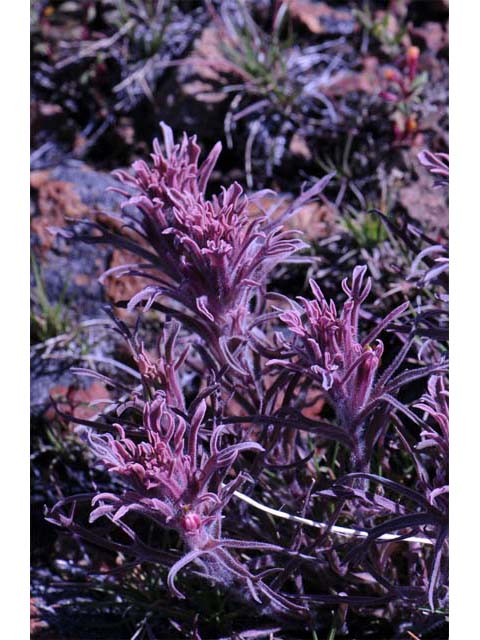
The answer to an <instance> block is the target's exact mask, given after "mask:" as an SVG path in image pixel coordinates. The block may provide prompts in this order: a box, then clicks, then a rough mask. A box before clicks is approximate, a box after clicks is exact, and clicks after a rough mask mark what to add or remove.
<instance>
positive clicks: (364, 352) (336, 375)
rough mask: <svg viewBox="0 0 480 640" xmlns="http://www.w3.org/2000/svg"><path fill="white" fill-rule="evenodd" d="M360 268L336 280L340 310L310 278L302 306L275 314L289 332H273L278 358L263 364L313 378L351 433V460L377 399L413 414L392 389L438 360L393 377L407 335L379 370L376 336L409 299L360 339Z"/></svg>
mask: <svg viewBox="0 0 480 640" xmlns="http://www.w3.org/2000/svg"><path fill="white" fill-rule="evenodd" d="M366 270H367V268H366V267H365V266H363V267H360V266H358V267H355V269H354V271H353V276H352V283H351V285H348V282H347V280H346V279H345V280H344V281H343V282H342V288H343V290H344V292H345V293H346V294H347V300H346V302H345V303H344V305H343V308H342V310H341V311H339V310H338V309H337V307H336V306H335V304H334V302H333V301H330V302H327V300H326V299H325V297H324V295H323V293H322V291H321V289H320V288H319V286H318V285H317V284H316V283H315V282H314V281H313V280H311V281H310V286H311V288H312V291H313V294H314V296H315V298H314V300H306V299H304V298H298V299H299V300H300V302H301V303H302V306H300V305H296V304H295V305H294V304H293V303H292V309H291V310H289V311H286V312H284V313H282V314H281V315H280V319H281V320H283V322H284V323H285V324H286V325H287V327H288V328H289V329H290V332H291V336H290V337H284V336H280V335H277V338H278V342H279V347H278V351H279V355H280V358H276V359H272V360H270V361H269V363H268V364H269V365H270V366H275V367H276V366H279V367H283V368H286V369H288V370H290V371H293V372H296V373H300V374H304V375H306V376H308V377H309V378H310V379H312V380H314V381H315V382H316V383H318V385H319V386H320V387H321V388H322V389H323V391H324V394H325V397H326V399H327V401H328V402H329V403H330V404H331V406H332V407H333V408H334V410H335V413H336V417H337V420H338V423H339V427H340V428H341V429H342V430H343V431H344V432H346V433H349V434H350V435H351V436H353V441H354V443H355V445H354V449H355V452H354V455H355V458H356V460H357V464H359V461H360V459H362V458H363V457H364V445H365V443H364V432H365V427H366V421H367V418H369V417H370V416H371V414H373V412H374V411H375V410H376V409H377V407H378V406H379V404H380V403H386V404H388V405H390V406H391V407H393V408H395V409H398V410H400V411H402V412H403V413H405V414H406V415H408V416H409V417H410V418H412V419H416V418H415V416H414V414H413V413H412V412H411V411H410V410H409V409H408V408H407V407H406V406H405V405H403V404H402V403H401V402H400V401H399V400H398V399H397V398H396V397H395V396H396V393H397V391H398V389H399V388H401V387H402V386H403V385H405V384H407V383H409V382H411V381H412V380H415V379H417V378H419V377H423V376H425V375H428V374H429V373H431V372H432V371H433V370H436V369H438V368H441V365H438V364H437V365H432V366H431V367H421V368H418V369H413V370H411V371H408V370H407V371H404V372H403V373H402V374H400V375H398V376H396V377H394V374H395V373H396V371H397V370H398V368H399V367H400V365H401V363H402V362H403V360H404V358H405V356H406V354H407V353H408V351H409V349H410V347H411V344H412V342H411V340H410V339H407V341H406V342H405V344H404V345H403V347H402V348H401V349H400V351H399V353H398V354H397V356H396V357H395V358H394V359H393V361H392V362H391V363H390V365H389V366H388V367H387V368H386V369H385V370H384V371H383V372H380V364H381V358H382V354H383V350H384V347H383V343H382V342H381V341H380V340H378V339H377V337H378V336H379V335H380V333H381V332H382V331H383V330H384V329H385V328H386V327H388V326H389V325H390V324H391V323H392V322H393V321H394V320H395V319H396V318H398V317H399V316H400V315H401V314H403V313H404V312H405V311H406V310H407V308H408V306H409V303H408V302H404V303H403V304H401V305H400V306H398V307H397V308H395V309H394V310H393V311H391V312H390V313H389V314H388V315H387V316H386V317H385V318H383V319H382V320H380V321H379V322H378V323H377V325H376V327H374V328H373V329H372V331H370V333H369V334H368V335H367V336H365V337H363V338H361V337H360V335H359V316H360V309H361V305H362V303H363V302H364V301H365V299H366V298H367V296H368V294H369V292H370V289H371V281H370V278H368V279H367V280H366V281H365V274H366ZM302 307H303V308H302ZM432 367H433V368H432Z"/></svg>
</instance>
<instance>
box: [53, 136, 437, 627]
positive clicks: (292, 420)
mask: <svg viewBox="0 0 480 640" xmlns="http://www.w3.org/2000/svg"><path fill="white" fill-rule="evenodd" d="M162 128H163V134H164V143H163V148H162V146H161V144H160V143H159V142H158V141H156V142H155V143H154V149H153V154H152V157H151V162H150V163H147V162H144V161H138V162H136V163H135V164H134V165H133V167H132V169H133V170H132V172H118V173H117V177H118V178H119V180H120V181H121V182H122V183H123V185H122V186H121V187H119V189H120V192H121V193H122V194H123V196H124V198H125V200H124V207H123V210H122V214H121V216H120V220H119V221H118V220H117V224H116V225H112V224H111V225H102V224H100V223H92V222H86V223H82V224H81V225H73V226H72V227H70V228H69V229H68V230H66V231H65V230H62V231H61V234H62V235H63V237H64V238H66V239H67V240H68V241H71V240H82V241H85V242H89V243H94V244H98V243H106V244H110V245H111V246H117V247H122V248H123V249H126V250H127V251H128V252H129V253H130V254H133V255H134V256H135V260H136V261H135V262H132V263H130V264H125V265H122V266H121V267H116V268H115V270H114V271H113V272H112V271H110V272H109V275H115V276H116V277H120V278H122V277H124V276H127V275H128V276H129V277H134V278H141V279H142V282H141V281H140V280H139V284H138V291H137V292H135V293H134V294H133V295H132V297H131V298H130V299H129V300H125V301H122V302H120V303H119V306H120V307H127V308H128V309H129V310H130V311H132V312H135V313H136V314H137V317H138V321H137V323H136V324H135V327H134V328H131V327H129V326H127V324H126V323H125V322H124V321H122V320H120V319H118V318H115V326H116V331H117V333H118V334H120V336H121V337H122V338H123V340H124V341H125V344H126V345H127V346H128V349H129V353H130V356H129V361H128V362H129V366H128V367H125V363H123V365H122V367H123V368H122V367H120V368H119V369H118V371H116V373H115V375H112V373H110V374H108V373H103V372H102V371H101V370H98V371H97V370H95V371H93V370H92V371H89V372H88V374H89V375H91V376H94V377H97V378H99V379H100V380H102V381H104V382H105V381H107V383H108V385H109V386H110V387H111V388H112V389H113V390H114V393H115V394H116V395H115V397H114V399H113V400H112V402H111V404H110V405H109V406H108V407H107V408H106V409H105V410H103V411H102V412H101V413H100V414H99V415H98V416H97V417H96V419H92V420H85V419H81V418H73V421H75V422H77V423H79V424H81V425H83V429H84V431H83V432H82V433H83V436H84V441H85V443H86V445H87V447H88V449H89V450H90V452H91V454H92V456H93V457H94V459H95V460H96V461H97V462H96V463H97V464H98V466H99V467H100V468H101V469H103V471H104V473H106V474H107V476H108V477H109V479H110V483H111V486H110V487H109V488H108V489H106V490H104V489H103V488H102V490H98V489H97V488H96V487H92V491H90V492H88V493H87V492H83V493H82V494H81V495H77V496H69V497H66V498H62V499H61V500H60V501H59V502H58V503H57V504H56V505H49V509H48V514H47V517H48V519H49V521H50V522H53V523H54V524H56V525H58V526H59V527H61V528H63V529H66V530H67V531H70V532H71V533H73V534H74V536H75V538H76V539H78V540H83V541H84V543H85V544H87V545H88V544H90V545H93V546H94V547H95V548H99V547H100V548H104V549H106V550H108V553H109V554H110V562H111V563H112V564H113V563H115V562H116V564H117V567H116V568H115V572H117V571H118V572H120V573H121V574H123V576H127V581H128V580H129V579H131V576H132V572H133V571H137V572H140V573H141V575H143V576H147V577H148V576H149V575H150V576H152V575H155V581H156V585H157V586H156V588H154V590H155V589H156V590H157V593H158V598H157V599H158V600H160V601H161V600H162V599H164V598H165V597H171V598H172V601H173V602H176V601H177V599H182V598H183V597H185V596H186V599H187V603H186V605H185V606H186V607H188V606H189V605H190V604H191V605H192V607H194V609H195V611H196V613H197V614H198V617H197V618H195V617H194V616H190V618H189V620H190V622H189V625H190V627H189V633H191V634H192V635H191V637H196V638H200V637H201V634H202V633H203V630H205V633H206V634H209V635H208V636H206V637H210V636H211V633H212V629H215V632H217V631H218V625H223V627H222V628H225V629H226V631H225V632H226V633H228V634H229V635H230V636H231V637H234V635H233V634H235V633H239V634H240V636H239V637H241V632H242V631H245V632H246V634H248V635H245V636H244V637H262V634H264V635H265V634H268V633H271V632H275V631H277V630H279V629H281V628H284V629H285V630H291V632H292V633H294V634H296V637H301V636H302V637H303V634H304V633H309V634H310V636H308V637H311V634H312V633H317V632H319V633H323V634H325V633H327V632H328V631H329V629H330V632H331V630H332V628H333V629H335V628H337V627H341V629H343V631H346V629H347V626H346V625H347V624H348V620H349V616H348V615H347V611H348V610H349V611H350V615H351V616H352V615H357V616H361V615H364V614H365V613H366V612H367V611H370V612H371V611H377V612H378V611H379V610H380V611H381V612H382V614H381V615H382V616H383V617H388V618H390V619H392V618H395V617H396V618H397V619H402V620H405V616H406V612H407V611H408V610H410V611H412V609H418V611H421V610H422V609H423V610H425V611H426V612H430V613H429V614H428V615H429V616H430V618H429V619H430V620H431V621H434V622H435V623H437V622H438V620H439V617H440V618H442V616H443V618H444V617H445V611H446V610H447V607H448V589H447V536H448V501H447V497H448V479H447V476H448V407H447V391H446V389H447V379H446V371H447V364H446V359H445V335H444V334H442V333H440V334H438V333H436V332H435V329H438V325H437V324H435V322H433V324H432V321H431V318H432V312H431V310H429V309H428V308H427V307H426V306H424V307H422V308H420V309H419V308H417V305H415V304H414V301H413V300H411V299H410V298H409V296H408V293H407V294H405V295H403V300H402V301H401V302H400V303H399V304H393V305H391V306H390V308H388V304H386V303H385V300H377V301H376V302H373V303H372V302H367V301H368V300H369V295H370V292H371V290H372V282H371V280H370V278H367V267H366V266H364V265H355V266H354V268H353V272H352V274H351V277H348V278H346V279H344V280H343V281H338V282H337V289H336V291H335V295H334V298H335V300H330V301H329V300H327V297H326V295H325V294H324V293H323V291H322V287H321V286H320V285H319V284H318V283H317V282H315V281H313V280H312V282H311V288H312V292H313V296H314V298H313V300H309V299H306V298H300V299H299V302H296V301H294V300H291V299H290V298H288V297H287V296H285V295H282V294H280V293H278V292H273V291H270V290H269V281H270V279H271V276H272V272H273V269H274V268H275V266H276V265H277V264H278V263H279V262H280V261H282V262H283V263H286V264H293V263H294V262H295V261H296V260H297V259H298V256H296V255H295V254H297V253H298V252H299V251H300V250H301V249H303V248H304V247H305V244H304V243H303V242H302V241H301V240H300V239H299V238H298V234H296V233H294V232H291V231H287V230H285V229H284V224H285V222H286V220H287V219H288V218H289V217H290V216H291V215H293V213H294V212H295V210H296V208H297V207H299V206H301V205H302V204H304V203H306V202H309V201H310V200H311V199H312V198H315V197H317V196H318V195H319V194H321V192H322V190H323V188H324V187H325V186H326V184H327V183H328V181H329V180H330V178H331V176H326V178H324V179H323V180H321V181H320V182H318V183H317V184H316V185H314V186H313V187H311V188H310V189H309V190H306V191H304V192H303V193H302V194H301V195H300V196H299V198H298V199H297V200H296V202H295V203H294V205H292V206H291V207H290V208H289V209H287V210H286V212H285V213H283V214H282V215H281V216H276V215H275V210H274V209H273V210H264V209H262V205H261V198H260V197H259V194H254V195H253V196H249V195H246V194H244V193H243V191H242V188H241V187H240V186H239V185H238V184H236V183H234V184H232V185H230V186H229V187H222V189H221V190H220V193H218V194H216V195H207V194H208V193H209V189H208V182H209V178H210V176H211V173H212V170H213V167H214V165H215V162H216V160H217V158H218V156H219V154H220V150H221V148H220V145H216V146H215V147H214V148H213V150H212V151H211V152H210V153H209V154H208V155H207V157H206V158H205V159H204V160H203V162H202V163H200V162H199V158H200V154H201V150H200V148H199V146H198V145H197V142H196V139H195V137H190V138H189V137H187V136H186V135H184V137H183V139H182V141H181V142H180V143H175V141H174V138H173V133H172V131H171V129H170V128H169V127H167V126H166V125H162ZM422 158H423V161H424V162H425V161H428V162H433V160H432V158H431V157H430V156H429V155H427V156H425V154H424V155H423V156H422ZM434 164H435V163H434ZM437 165H438V163H437V164H435V170H436V171H438V170H440V169H441V170H442V171H443V170H444V169H443V167H440V166H439V165H438V166H437ZM260 195H261V194H260ZM252 203H256V204H257V205H258V207H257V210H256V211H255V208H254V207H253V208H252V207H251V206H248V205H251V204H252ZM118 222H120V224H118ZM399 233H400V241H404V242H406V243H407V245H408V246H409V247H412V246H413V247H414V248H415V249H417V248H419V247H418V246H417V245H416V244H415V243H413V244H412V239H411V237H410V236H409V235H408V234H405V233H403V235H402V230H399ZM422 242H428V239H426V238H423V237H422ZM432 254H433V250H432V249H429V250H427V251H426V252H425V250H424V251H423V254H422V253H421V251H420V252H419V253H418V255H416V256H415V259H416V260H417V262H416V263H414V264H411V265H410V266H411V278H412V281H413V282H415V286H417V289H418V290H419V291H420V290H422V287H424V286H425V283H427V282H428V284H429V287H433V288H434V291H438V294H437V295H438V299H437V300H435V301H432V306H435V304H436V303H440V304H441V305H442V304H443V303H444V300H445V298H444V290H443V289H442V287H445V286H446V283H445V277H444V276H445V275H446V267H445V262H444V261H441V263H438V264H437V263H434V265H433V268H432ZM412 262H413V261H412ZM422 262H423V264H424V266H425V269H422V268H421V263H422ZM447 266H448V263H447ZM436 267H441V268H436ZM145 279H147V280H149V281H150V282H151V284H148V285H145V284H144V280H145ZM320 284H321V283H320ZM345 298H346V299H345ZM440 311H441V312H442V313H444V311H445V309H444V308H442V309H441V310H440ZM422 314H423V315H422ZM147 316H153V317H154V318H155V320H156V322H158V331H157V335H156V338H157V349H156V351H155V350H154V349H153V345H151V344H150V345H149V344H147V343H146V342H145V340H144V337H142V328H141V326H142V319H144V318H146V317H147ZM113 317H114V316H113ZM161 328H162V329H163V330H162V331H161V330H160V329H161ZM380 336H381V337H382V340H381V341H380ZM122 372H123V373H122ZM240 489H242V492H240ZM243 492H245V493H243ZM247 505H248V506H247ZM277 506H278V507H280V506H281V507H282V509H281V510H279V509H276V508H275V507H277ZM282 512H283V513H282ZM267 513H268V514H269V515H268V517H267V515H266V514H267ZM272 514H274V518H275V517H282V516H285V514H290V515H289V516H287V517H286V518H284V519H282V520H275V519H274V520H273V521H272V520H271V516H272ZM278 514H280V516H278ZM115 559H116V560H115ZM112 560H113V561H112ZM149 567H150V568H149ZM184 570H185V572H184V574H183V576H181V572H183V571H184ZM147 579H148V578H145V580H147ZM120 580H122V581H123V580H125V579H124V578H123V577H122V578H120ZM180 580H181V581H182V583H183V584H182V587H181V588H180V587H179V584H178V582H179V581H180ZM199 580H200V581H201V582H200V584H201V585H202V586H201V587H200V588H199V587H198V581H199ZM107 581H108V585H109V586H108V589H111V588H112V584H113V585H114V584H115V581H116V578H115V577H114V575H110V576H109V577H108V579H107ZM105 584H106V583H105ZM124 584H126V582H124ZM144 584H145V583H144ZM167 593H169V594H170V595H169V596H167ZM117 594H120V591H119V590H117ZM200 594H203V595H200ZM215 594H220V595H225V594H229V595H230V596H231V597H232V598H234V600H235V602H238V603H239V607H240V608H241V607H244V606H247V607H250V608H251V607H255V608H256V612H257V615H258V616H259V617H260V622H259V624H258V627H257V628H255V629H248V630H247V629H246V626H245V625H246V624H247V623H246V621H245V619H244V620H239V619H238V618H236V617H235V614H233V615H232V614H230V613H228V614H226V615H225V619H223V620H219V619H218V617H217V619H216V621H215V623H212V617H211V615H212V614H211V612H212V608H213V610H214V609H215V607H217V606H218V603H216V604H215V603H213V604H212V601H213V600H214V599H215V597H216V595H215ZM207 596H208V598H210V602H209V603H207V602H205V600H204V598H207ZM118 597H121V596H120V595H118ZM149 597H150V596H149ZM332 605H335V606H337V607H338V616H337V617H336V619H335V621H334V623H333V626H332V625H331V624H330V621H329V622H328V623H326V622H325V615H324V610H323V609H322V607H325V606H329V607H331V606H332ZM172 606H173V607H174V608H173V609H172V610H171V611H170V612H168V613H167V614H165V612H164V611H163V610H162V611H160V610H159V611H158V617H160V618H162V617H165V616H166V617H168V619H169V620H172V619H173V620H174V621H176V622H175V624H176V627H175V628H176V629H177V632H181V633H182V634H184V637H187V633H188V632H187V631H186V626H185V611H186V609H183V610H179V609H178V607H177V608H176V609H175V606H174V605H172ZM147 610H148V617H145V618H144V619H143V621H142V625H143V627H142V629H143V630H144V631H141V632H142V633H143V632H145V634H147V633H149V631H148V630H147V628H148V629H150V631H151V626H150V625H153V624H154V623H155V617H156V615H157V613H156V610H155V606H154V605H152V604H150V606H147ZM175 611H176V612H177V613H175ZM217 611H218V609H217ZM439 612H440V613H439ZM187 617H188V616H187ZM212 624H213V626H212ZM421 624H423V622H422V621H419V619H418V617H417V616H416V614H415V613H410V615H409V618H408V628H409V629H411V630H412V632H414V631H415V630H416V629H418V628H419V627H421ZM272 625H274V626H273V627H272ZM272 628H273V631H272ZM139 633H140V632H139ZM152 633H153V632H152ZM147 637H148V636H147Z"/></svg>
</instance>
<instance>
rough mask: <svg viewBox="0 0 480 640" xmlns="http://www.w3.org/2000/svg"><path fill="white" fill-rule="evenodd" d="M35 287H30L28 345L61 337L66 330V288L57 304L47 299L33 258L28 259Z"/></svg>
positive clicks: (43, 283)
mask: <svg viewBox="0 0 480 640" xmlns="http://www.w3.org/2000/svg"><path fill="white" fill-rule="evenodd" d="M30 263H31V267H32V273H33V278H34V282H35V286H34V287H32V294H31V310H30V343H31V344H37V343H39V342H45V340H48V339H49V338H54V337H55V336H58V335H61V334H63V333H65V332H66V331H67V330H68V319H67V313H66V306H65V293H66V286H65V287H64V289H63V291H62V293H61V295H60V297H59V300H58V302H57V303H55V304H52V303H51V302H50V300H49V298H48V295H47V291H46V287H45V280H44V278H43V275H42V272H41V268H40V265H39V264H38V262H37V260H36V258H35V256H34V255H33V254H32V255H31V258H30Z"/></svg>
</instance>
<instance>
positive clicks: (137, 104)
mask: <svg viewBox="0 0 480 640" xmlns="http://www.w3.org/2000/svg"><path fill="white" fill-rule="evenodd" d="M203 16H204V12H203V9H202V7H201V3H193V4H192V2H185V3H182V2H174V1H173V0H158V1H157V0H155V1H153V0H100V1H99V2H78V1H76V0H73V1H69V2H51V3H46V2H39V1H36V2H35V3H33V7H32V13H31V20H32V25H31V47H32V75H31V80H32V95H33V97H34V101H35V105H34V109H35V110H36V111H37V113H35V111H34V118H36V119H37V120H39V121H41V120H42V119H43V120H45V122H46V123H48V121H49V119H50V120H51V125H50V126H48V124H47V125H46V127H45V124H44V125H43V127H42V126H38V127H37V126H35V125H34V129H33V131H34V134H36V133H37V131H36V130H37V128H38V129H39V131H38V136H39V137H38V138H37V137H36V146H37V149H36V158H38V161H40V160H41V158H43V157H45V158H47V159H48V157H49V156H53V157H54V156H55V153H56V154H57V155H58V154H64V155H72V154H73V156H74V157H76V158H85V157H89V156H91V155H93V156H95V153H96V154H97V156H98V154H99V153H101V152H100V151H99V149H100V148H101V144H100V143H101V142H105V141H108V143H109V145H110V146H111V145H114V146H115V147H116V148H118V149H119V150H120V151H121V150H122V148H123V147H125V146H127V147H128V146H130V147H131V146H132V145H133V144H134V142H135V138H136V137H140V138H141V137H142V135H143V131H142V130H141V128H139V127H137V122H136V118H133V119H132V117H133V116H134V115H135V114H136V116H137V117H138V115H139V114H140V113H144V112H145V110H146V107H148V110H149V111H150V112H155V109H156V104H157V98H158V92H159V88H160V85H161V82H162V81H163V80H164V77H165V74H166V73H167V71H168V68H169V66H170V64H171V63H172V62H175V61H176V60H179V59H180V58H181V57H183V56H184V55H185V54H186V52H187V51H188V48H189V47H190V45H191V43H192V41H193V39H194V38H195V36H196V35H197V34H198V33H199V31H200V29H201V27H202V25H203V23H204V17H203ZM143 117H144V119H147V120H148V116H146V115H145V113H144V116H143ZM44 128H46V129H47V130H48V129H50V131H49V136H48V137H47V138H45V139H44V138H42V135H43V129H44ZM130 130H133V133H132V132H131V131H130ZM53 147H56V149H53Z"/></svg>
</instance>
